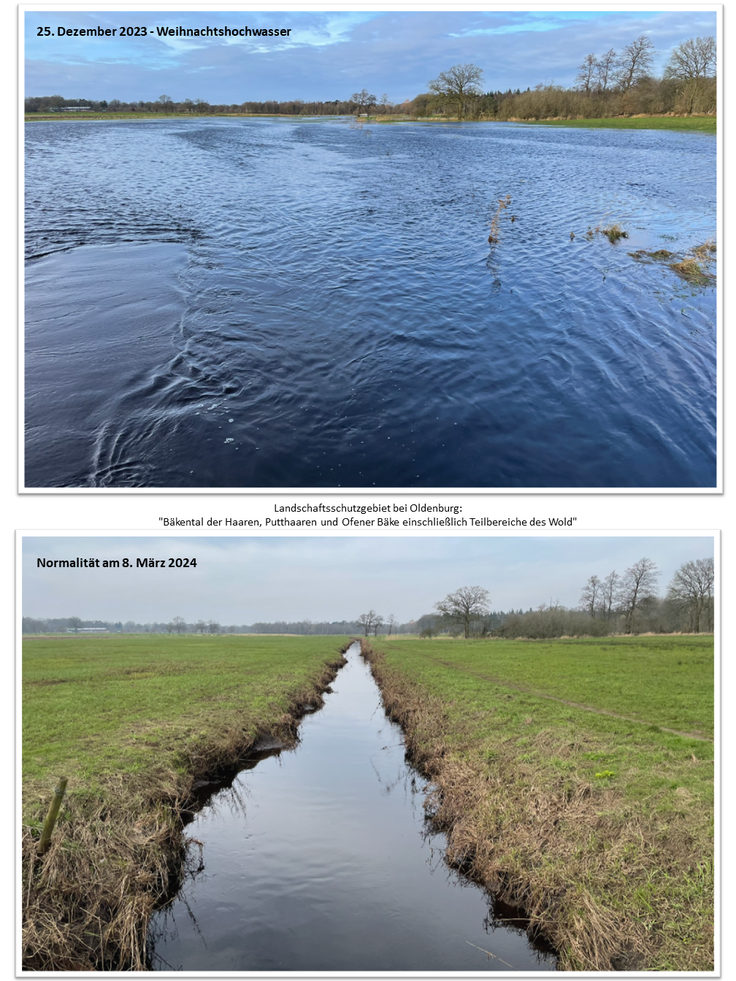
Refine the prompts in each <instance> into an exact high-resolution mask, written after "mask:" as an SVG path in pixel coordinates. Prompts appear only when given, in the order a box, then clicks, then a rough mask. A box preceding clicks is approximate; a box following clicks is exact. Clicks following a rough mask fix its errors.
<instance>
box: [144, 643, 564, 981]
mask: <svg viewBox="0 0 736 981" xmlns="http://www.w3.org/2000/svg"><path fill="white" fill-rule="evenodd" d="M347 658H348V663H347V664H346V665H345V667H343V668H342V669H341V670H340V671H339V673H338V675H337V677H336V678H335V681H334V682H333V685H332V687H331V691H330V692H328V693H327V694H326V695H325V699H324V707H323V708H322V709H320V710H319V711H318V712H315V713H313V714H309V715H307V716H306V717H305V718H304V719H303V721H302V723H301V725H300V732H299V735H300V739H299V743H298V745H297V747H296V749H295V750H293V751H284V752H280V751H278V750H276V751H274V752H272V753H271V754H270V755H267V756H266V757H265V758H263V757H264V754H261V758H260V759H259V760H258V762H257V765H255V764H252V765H251V766H249V767H248V768H246V769H244V770H242V771H241V772H240V773H239V774H238V775H237V777H236V778H235V779H234V780H233V782H232V784H231V785H230V786H228V787H224V788H220V789H218V790H217V791H216V792H215V793H214V794H213V795H212V797H211V798H210V799H209V800H208V802H207V803H206V804H205V806H204V807H203V808H202V809H201V810H200V811H199V812H198V813H197V814H196V816H195V817H194V820H193V821H192V822H191V824H190V825H189V826H188V829H187V830H188V832H189V834H190V835H191V837H192V838H194V839H196V840H197V841H199V842H202V845H203V847H202V863H201V867H200V870H199V871H198V872H197V873H196V874H193V875H189V876H187V877H186V879H185V882H184V884H183V886H182V888H181V890H180V892H179V894H178V895H177V897H176V898H175V899H174V900H173V901H172V902H171V903H169V904H168V905H167V906H166V907H165V908H164V909H162V910H161V911H160V912H159V913H158V914H157V915H156V917H155V918H154V920H153V922H152V925H151V931H150V952H151V953H150V957H151V966H152V968H153V969H154V970H157V971H171V970H183V971H186V972H188V973H189V972H192V971H214V972H217V973H220V972H224V971H297V972H304V971H314V972H327V971H334V972H343V973H344V972H348V971H387V972H392V973H395V972H397V971H421V972H427V971H443V972H447V971H473V972H484V971H500V972H504V971H505V972H507V973H508V971H509V969H513V970H515V971H554V970H555V969H556V962H555V958H554V955H552V954H550V953H547V952H545V951H544V950H542V949H536V948H535V947H534V946H533V945H532V944H531V943H530V941H529V939H528V937H527V936H526V933H525V932H524V930H523V924H522V923H521V921H518V920H517V921H514V919H513V911H508V910H506V911H505V913H506V916H505V917H504V916H503V915H502V911H501V907H500V905H499V904H498V903H495V904H494V900H493V898H492V897H491V896H489V894H488V893H487V892H485V891H484V890H483V889H482V888H480V887H478V886H477V885H475V884H473V883H471V882H470V881H469V880H467V879H466V878H464V877H463V876H461V875H459V874H458V873H457V872H455V871H453V870H451V869H450V868H449V867H448V866H447V864H446V863H445V861H444V848H445V838H444V835H442V834H437V833H434V832H433V831H432V830H431V828H430V827H429V825H428V821H427V819H426V815H425V811H424V807H423V802H424V798H425V791H426V790H427V788H428V783H427V781H426V780H424V778H422V777H421V775H420V774H419V773H418V772H417V771H416V770H415V769H414V768H413V767H412V766H411V765H410V764H409V763H408V762H407V761H406V759H405V748H404V740H403V735H402V732H401V729H400V727H399V726H398V725H396V724H395V723H393V722H391V721H390V720H389V719H388V718H387V716H386V715H385V713H384V710H383V706H382V703H381V696H380V692H379V690H378V687H377V686H376V683H375V682H374V680H373V678H372V676H371V674H370V669H369V667H368V665H367V664H366V663H365V662H364V661H363V660H362V659H361V657H360V655H359V646H358V645H357V644H353V646H352V647H351V648H350V650H349V651H348V652H347ZM191 847H192V848H194V849H196V848H197V846H196V845H193V846H191ZM195 854H196V852H195Z"/></svg>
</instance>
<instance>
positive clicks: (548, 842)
mask: <svg viewBox="0 0 736 981" xmlns="http://www.w3.org/2000/svg"><path fill="white" fill-rule="evenodd" d="M716 549H717V540H716V537H715V536H714V535H713V534H710V535H708V534H703V533H698V534H690V535H688V534H682V535H671V534H666V535H665V534H652V535H641V534H619V535H595V536H594V535H586V534H582V533H578V534H575V535H569V536H565V535H550V536H543V535H535V536H514V537H512V536H509V537H501V536H499V537H473V538H460V537H444V536H443V537H405V538H404V537H398V536H397V537H389V536H386V537H377V536H374V537H370V538H369V537H338V536H335V537H329V538H318V537H310V538H307V537H304V538H295V537H275V536H274V537H225V536H223V537H195V536H191V537H189V536H188V537H176V536H173V535H172V536H161V535H159V536H131V535H110V536H103V535H82V534H80V535H73V534H70V533H64V534H54V533H34V534H23V535H20V537H19V548H18V555H19V558H18V562H19V576H20V581H21V582H20V585H21V589H20V591H19V592H20V601H19V605H20V607H21V611H20V613H19V615H20V616H22V636H21V631H20V630H19V631H18V635H19V637H20V643H19V649H20V650H19V658H20V661H19V670H18V671H17V677H18V682H19V693H18V713H17V718H18V726H19V730H18V731H19V741H20V758H21V761H22V766H19V767H18V786H17V793H18V814H19V821H18V824H17V827H18V828H19V830H20V833H21V836H22V841H21V843H20V844H21V866H22V870H21V874H20V875H19V876H18V889H17V897H18V903H19V904H20V906H21V909H22V915H21V917H19V919H20V920H21V922H22V936H21V939H20V941H19V948H20V949H19V952H18V970H19V971H24V972H31V971H32V972H38V971H42V972H47V971H62V972H67V973H75V972H85V971H108V972H118V971H146V972H151V971H155V972H159V973H175V972H184V973H186V974H191V973H197V972H214V973H216V974H218V975H219V974H223V973H229V972H230V973H240V974H248V973H251V972H252V973H254V974H261V975H263V974H267V973H269V972H274V973H282V974H283V973H293V974H297V975H298V974H306V973H313V974H324V973H336V974H350V973H353V972H359V973H364V974H365V973H369V974H372V973H375V974H381V973H386V974H391V975H395V974H397V973H402V972H420V973H424V974H426V973H428V972H436V973H438V974H455V973H467V974H474V975H478V974H481V973H484V972H496V973H500V974H511V973H518V974H532V973H537V972H543V971H563V972H609V971H625V972H640V971H646V972H652V971H654V972H714V971H715V970H716V969H717V963H716V960H717V955H716V953H715V951H716V949H717V943H716V938H717V927H716V923H717V917H716V909H715V905H714V904H715V897H716V894H717V888H716V885H717V882H718V879H719V873H718V867H717V863H716V857H715V850H714V846H715V841H716V835H715V830H714V828H715V824H714V822H715V813H716V809H715V807H714V795H715V792H716V788H715V784H714V749H715V746H716V745H717V741H718V739H719V735H718V733H717V730H716V726H715V717H716V713H715V709H716V704H717V703H716V697H717V691H716V685H715V679H716V678H717V676H718V664H717V657H716V651H715V641H714V636H715V623H716V612H715V602H716V601H715V596H716V592H717V589H716V586H715V578H716V570H717V563H716ZM21 720H22V722H21Z"/></svg>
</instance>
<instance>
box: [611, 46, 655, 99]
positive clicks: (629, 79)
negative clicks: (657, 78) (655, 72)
mask: <svg viewBox="0 0 736 981" xmlns="http://www.w3.org/2000/svg"><path fill="white" fill-rule="evenodd" d="M653 62H654V45H653V44H652V42H651V41H650V40H649V38H648V37H647V36H646V34H640V35H639V37H638V38H637V39H636V41H632V42H631V44H627V45H626V47H625V48H624V50H623V54H622V55H621V59H620V61H619V65H618V73H617V75H616V81H617V82H618V84H619V86H620V87H621V90H622V91H623V92H624V93H626V92H628V91H629V89H630V88H631V86H632V85H634V84H635V83H636V82H638V81H640V80H641V79H642V78H646V77H647V76H649V75H651V73H652V64H653Z"/></svg>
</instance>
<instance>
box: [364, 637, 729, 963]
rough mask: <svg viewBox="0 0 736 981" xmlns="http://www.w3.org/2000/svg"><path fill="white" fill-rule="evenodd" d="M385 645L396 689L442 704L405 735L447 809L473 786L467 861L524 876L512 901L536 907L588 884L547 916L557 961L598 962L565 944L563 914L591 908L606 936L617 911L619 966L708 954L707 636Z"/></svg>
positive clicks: (573, 929)
mask: <svg viewBox="0 0 736 981" xmlns="http://www.w3.org/2000/svg"><path fill="white" fill-rule="evenodd" d="M383 649H384V651H385V669H382V670H385V671H386V672H387V677H388V678H389V682H390V684H391V685H393V686H394V687H395V688H396V690H398V691H403V692H404V694H402V695H401V697H400V698H399V699H398V701H399V703H401V702H402V700H403V701H404V702H406V700H407V695H406V691H407V690H408V691H409V692H411V693H412V696H414V697H415V698H416V701H417V703H418V704H422V703H424V704H426V705H435V706H438V707H439V708H438V712H439V714H440V715H441V722H437V721H436V719H435V722H434V723H433V724H429V723H427V724H426V726H425V727H424V728H422V726H423V723H421V722H420V723H419V724H418V731H417V733H415V735H414V737H413V741H414V743H415V744H416V745H418V746H419V751H418V755H419V757H420V758H421V757H422V755H423V753H425V752H426V754H427V756H428V758H429V759H430V760H432V759H433V758H434V759H436V758H437V746H438V745H441V760H442V763H441V766H440V770H439V771H438V772H439V773H440V777H442V774H443V773H447V774H450V776H448V777H447V778H446V781H447V785H448V787H449V789H448V790H446V791H445V794H446V796H447V799H448V803H447V804H446V805H445V806H446V807H447V808H448V809H449V811H450V812H451V813H452V797H453V793H459V796H458V800H460V801H461V802H462V800H463V798H464V799H466V800H468V801H470V800H474V801H475V803H474V804H473V805H472V806H469V805H468V804H462V803H461V804H460V805H459V806H458V808H457V815H456V816H453V818H452V821H459V822H460V824H461V825H462V824H463V822H465V823H468V822H469V823H470V825H472V826H473V827H474V829H475V830H473V831H471V832H470V836H471V838H472V840H473V842H474V846H473V847H474V848H476V849H477V850H478V852H479V854H481V855H483V854H485V852H484V849H486V851H488V848H490V849H491V853H490V858H488V857H486V858H482V859H480V860H479V871H480V874H481V875H483V876H490V878H491V879H493V876H494V875H500V876H501V877H502V879H503V880H504V881H518V882H526V881H528V882H531V884H532V885H531V886H530V887H529V897H530V898H528V900H527V899H524V902H527V901H528V905H529V906H530V907H532V908H533V909H537V908H539V909H540V910H544V909H546V908H547V907H546V905H545V904H546V903H547V899H546V898H545V897H548V896H549V894H550V893H555V894H558V893H559V892H560V891H562V892H564V893H566V894H575V895H576V896H578V895H579V896H584V897H586V898H585V900H584V901H583V900H580V908H579V909H578V910H577V911H576V904H575V902H572V901H571V902H570V907H569V909H568V910H566V912H565V914H564V916H567V918H568V920H569V922H567V923H566V925H565V924H564V923H563V926H562V927H559V932H558V935H557V942H558V944H560V946H561V947H562V953H563V957H564V958H566V960H565V964H566V965H567V969H583V968H586V969H587V968H591V967H593V968H595V969H597V970H600V969H602V967H601V965H600V963H598V965H597V966H596V963H595V961H594V960H591V958H594V956H598V955H597V954H595V955H594V953H591V951H586V950H584V949H580V950H579V949H577V948H576V943H577V940H576V937H577V936H578V932H577V931H579V930H580V922H582V920H581V921H580V922H578V920H576V919H575V917H576V916H577V917H578V918H580V917H582V918H583V919H585V917H586V916H588V915H589V916H590V917H592V920H595V921H596V922H598V923H600V924H601V926H600V929H599V932H600V935H601V937H603V935H606V936H608V937H609V939H610V938H611V937H612V936H613V935H614V933H615V931H616V930H618V929H619V927H616V926H615V924H616V923H620V924H623V925H624V926H625V927H626V925H627V924H628V927H627V929H628V930H629V931H630V933H631V936H632V938H634V939H632V944H633V946H632V948H631V949H632V951H634V950H635V951H636V952H637V953H636V957H637V958H639V960H635V961H632V962H630V963H628V964H627V966H628V968H630V969H636V965H637V964H639V966H641V965H642V964H645V965H646V968H647V969H655V970H706V969H710V967H709V965H712V962H713V936H712V930H713V880H712V876H713V867H714V866H713V819H714V810H713V808H714V784H713V756H714V744H713V732H714V710H713V699H714V645H713V638H712V637H710V636H670V637H654V636H653V637H632V638H627V637H615V638H611V637H607V638H600V639H570V640H568V639H563V640H551V641H523V640H516V641H488V640H486V641H481V640H478V641H472V640H471V641H463V640H444V639H443V640H431V641H428V640H422V641H420V640H412V641H404V640H401V641H398V640H397V641H394V642H392V643H391V644H385V645H383ZM412 696H409V698H411V697H412ZM413 711H414V716H413V717H414V718H416V719H419V720H420V719H421V718H422V712H421V711H418V710H416V709H414V710H413ZM430 714H431V713H430ZM409 718H410V719H411V718H412V717H411V716H410V717H409ZM428 718H429V715H428ZM409 724H410V726H411V725H413V723H412V722H411V721H410V723H409ZM667 730H676V732H668V731H667ZM438 733H439V734H440V735H438ZM676 733H679V734H676ZM696 737H697V738H696ZM432 765H433V764H432V763H431V762H430V769H431V767H432ZM437 765H439V764H437ZM453 773H457V774H461V775H462V774H465V776H452V774H453ZM453 781H456V782H457V785H458V786H459V787H460V791H459V792H458V791H455V790H453V787H454V784H453ZM478 829H481V830H480V831H478ZM491 842H494V844H493V845H492V847H491V845H490V844H489V843H491ZM484 862H485V863H486V864H485V865H484ZM494 863H495V864H494ZM485 869H487V870H490V871H484V870H485ZM499 870H500V871H499ZM522 892H523V890H522ZM535 904H536V905H535ZM586 910H587V911H588V912H587V913H586V912H585V911H586ZM591 911H594V912H591ZM544 915H546V914H544V913H540V916H542V917H544ZM556 915H557V914H556ZM564 916H562V914H559V917H562V919H563V920H564ZM559 917H558V918H559ZM550 922H551V923H552V924H553V927H552V928H551V929H553V928H555V927H554V923H555V922H556V921H555V919H554V917H553V918H552V919H551V920H550ZM576 924H577V925H576ZM558 926H559V924H558ZM593 933H595V931H593ZM638 934H641V935H640V936H639V935H638ZM624 936H625V934H624ZM599 939H600V937H599ZM610 942H611V944H613V941H612V940H611V941H610ZM617 942H619V941H617ZM627 942H628V941H626V940H625V939H624V940H620V942H619V948H618V949H625V944H626V943H627ZM601 944H602V945H603V946H605V944H604V943H603V941H601ZM622 944H623V947H622V946H621V945H622ZM614 946H615V945H614ZM612 950H613V947H612ZM611 956H613V955H611ZM626 956H629V955H626ZM632 956H634V955H632ZM614 963H615V962H614ZM673 965H674V966H673Z"/></svg>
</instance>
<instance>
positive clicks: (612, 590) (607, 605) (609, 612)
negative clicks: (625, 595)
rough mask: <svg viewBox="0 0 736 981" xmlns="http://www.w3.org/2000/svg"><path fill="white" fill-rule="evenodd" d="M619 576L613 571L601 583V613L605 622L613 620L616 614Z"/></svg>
mask: <svg viewBox="0 0 736 981" xmlns="http://www.w3.org/2000/svg"><path fill="white" fill-rule="evenodd" d="M618 581H619V575H618V573H617V572H616V570H615V569H614V570H613V572H609V573H608V575H607V576H606V578H605V579H604V580H603V582H602V583H601V613H602V614H603V617H604V618H605V619H606V620H611V619H613V615H614V613H615V612H616V595H617V593H618Z"/></svg>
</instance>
